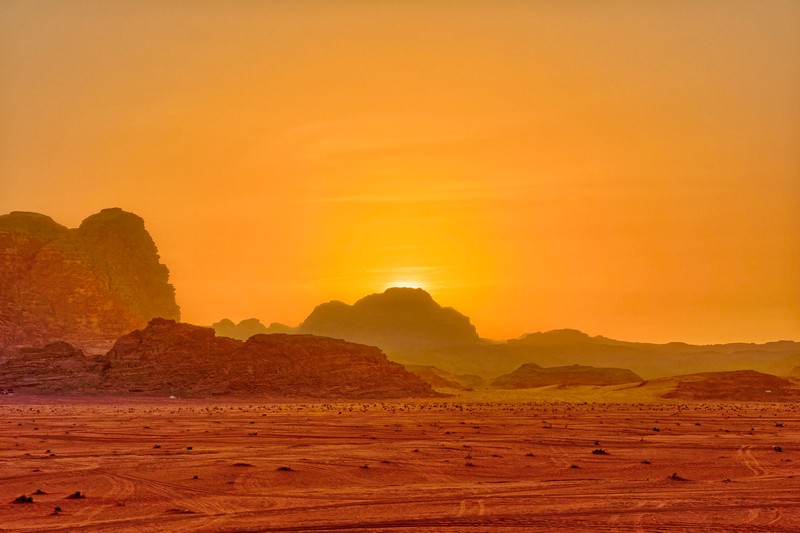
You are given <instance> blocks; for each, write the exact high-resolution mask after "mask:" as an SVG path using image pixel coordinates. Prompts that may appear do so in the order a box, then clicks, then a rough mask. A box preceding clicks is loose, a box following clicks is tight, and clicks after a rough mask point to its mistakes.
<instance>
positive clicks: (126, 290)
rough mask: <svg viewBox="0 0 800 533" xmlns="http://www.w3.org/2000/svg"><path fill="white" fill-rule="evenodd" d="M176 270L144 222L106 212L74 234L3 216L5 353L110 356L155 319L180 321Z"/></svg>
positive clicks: (0, 315) (0, 284)
mask: <svg viewBox="0 0 800 533" xmlns="http://www.w3.org/2000/svg"><path fill="white" fill-rule="evenodd" d="M168 278H169V272H168V270H167V267H166V266H164V265H163V264H162V263H161V262H160V259H159V256H158V251H157V249H156V245H155V243H154V242H153V239H152V238H151V237H150V234H149V233H148V232H147V230H146V229H145V227H144V221H143V220H142V219H141V218H140V217H138V216H136V215H134V214H133V213H128V212H125V211H123V210H121V209H118V208H114V209H104V210H102V211H101V212H100V213H97V214H95V215H92V216H90V217H88V218H87V219H86V220H84V221H83V222H82V223H81V225H80V226H79V227H78V228H75V229H68V228H66V227H64V226H62V225H60V224H57V223H56V222H55V221H53V219H51V218H50V217H48V216H45V215H40V214H37V213H26V212H16V211H15V212H12V213H10V214H8V215H3V216H0V294H2V299H0V351H2V350H9V349H13V348H14V347H20V346H44V345H46V344H48V343H51V342H53V341H66V342H68V343H70V344H73V345H74V346H76V347H78V348H80V349H83V350H84V351H87V352H90V353H103V352H105V351H106V350H108V348H109V347H110V346H111V344H112V343H113V342H114V340H115V339H116V338H117V337H119V336H120V335H122V334H124V333H127V332H129V331H131V330H133V329H136V328H141V327H144V326H145V325H146V324H147V322H148V321H149V320H150V319H151V318H154V317H159V316H160V317H166V318H174V319H178V318H179V317H180V308H179V307H178V305H177V304H176V302H175V290H174V288H173V287H172V285H170V284H169V281H168Z"/></svg>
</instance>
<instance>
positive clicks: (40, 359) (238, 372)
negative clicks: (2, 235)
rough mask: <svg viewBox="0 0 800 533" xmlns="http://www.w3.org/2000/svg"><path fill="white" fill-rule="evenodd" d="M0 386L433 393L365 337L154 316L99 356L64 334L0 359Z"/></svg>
mask: <svg viewBox="0 0 800 533" xmlns="http://www.w3.org/2000/svg"><path fill="white" fill-rule="evenodd" d="M0 389H13V390H14V391H16V392H36V393H56V392H58V393H84V394H109V395H118V394H124V395H127V394H142V395H147V396H169V395H175V396H182V397H207V396H212V395H224V396H266V397H285V398H306V397H315V398H325V399H335V398H353V399H358V398H405V397H434V396H438V394H437V393H436V392H434V391H433V389H431V387H430V386H429V385H428V384H427V383H425V382H424V381H422V380H421V379H420V378H419V377H417V376H415V375H413V374H411V373H409V372H407V371H406V370H405V369H404V368H403V367H402V366H401V365H399V364H397V363H393V362H391V361H389V360H388V359H387V358H386V356H385V355H384V354H383V353H382V352H381V351H380V350H379V349H378V348H375V347H373V346H364V345H359V344H354V343H351V342H347V341H343V340H339V339H330V338H325V337H314V336H311V335H284V334H274V335H255V336H253V337H251V338H250V339H248V340H247V341H246V342H243V341H240V340H236V339H231V338H227V337H217V336H215V334H214V330H213V329H211V328H204V327H200V326H193V325H190V324H182V323H178V322H175V321H174V320H166V319H153V320H151V321H150V323H149V324H148V326H147V327H146V328H144V329H140V330H135V331H133V332H131V333H129V334H127V335H124V336H122V337H120V338H119V339H118V340H117V341H116V343H114V346H113V348H112V349H111V350H110V351H109V352H108V353H107V354H106V355H105V356H94V357H87V356H85V355H84V354H83V352H81V351H80V350H77V349H75V348H73V347H72V346H70V345H69V344H66V343H59V344H53V345H49V346H47V347H45V348H43V349H40V350H19V351H17V352H16V353H14V354H13V355H10V356H6V357H5V358H4V359H3V360H2V361H0Z"/></svg>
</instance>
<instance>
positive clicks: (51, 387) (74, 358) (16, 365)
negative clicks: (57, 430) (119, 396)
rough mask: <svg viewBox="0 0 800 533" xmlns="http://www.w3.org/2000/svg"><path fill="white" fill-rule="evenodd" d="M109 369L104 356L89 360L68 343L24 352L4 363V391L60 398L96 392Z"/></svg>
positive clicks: (0, 372)
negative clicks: (61, 394)
mask: <svg viewBox="0 0 800 533" xmlns="http://www.w3.org/2000/svg"><path fill="white" fill-rule="evenodd" d="M107 369H108V361H107V359H106V358H104V357H103V356H87V355H84V353H83V352H82V351H81V350H79V349H77V348H75V347H74V346H72V345H70V344H67V343H66V342H55V343H52V344H48V345H47V346H44V347H42V348H22V349H19V350H15V351H13V352H11V353H8V354H7V355H6V356H5V357H4V358H3V359H2V360H0V390H5V391H13V392H15V393H31V394H58V393H64V392H77V391H86V390H96V389H98V388H99V386H100V384H101V382H102V381H103V377H104V373H105V371H106V370H107Z"/></svg>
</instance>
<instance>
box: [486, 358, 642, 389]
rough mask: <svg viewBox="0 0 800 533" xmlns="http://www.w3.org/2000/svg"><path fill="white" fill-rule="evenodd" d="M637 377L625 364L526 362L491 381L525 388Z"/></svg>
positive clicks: (619, 381)
mask: <svg viewBox="0 0 800 533" xmlns="http://www.w3.org/2000/svg"><path fill="white" fill-rule="evenodd" d="M637 381H642V378H641V377H639V376H637V375H636V374H634V373H633V372H631V371H630V370H628V369H627V368H598V367H593V366H583V365H570V366H558V367H549V368H543V367H541V366H539V365H537V364H534V363H527V364H524V365H522V366H520V367H519V368H518V369H516V370H515V371H513V372H511V373H510V374H506V375H504V376H500V377H499V378H497V379H495V380H494V381H492V384H491V385H492V387H495V388H501V389H526V388H533V387H546V386H548V385H618V384H622V383H634V382H637Z"/></svg>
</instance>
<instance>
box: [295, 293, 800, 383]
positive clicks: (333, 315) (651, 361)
mask: <svg viewBox="0 0 800 533" xmlns="http://www.w3.org/2000/svg"><path fill="white" fill-rule="evenodd" d="M298 331H300V332H302V333H312V334H317V335H326V336H330V337H335V338H341V339H346V340H349V341H353V342H360V343H364V344H371V345H375V346H378V347H379V348H381V349H382V350H383V351H384V352H386V353H387V354H388V355H389V357H390V358H391V359H392V360H394V361H397V362H399V363H402V364H404V365H412V366H416V367H425V366H433V367H436V368H437V369H440V371H443V372H447V373H451V374H453V375H467V374H471V375H479V376H482V377H483V378H492V377H497V376H500V375H503V374H508V373H510V372H513V371H514V370H515V369H517V368H518V367H519V366H520V365H523V364H525V363H535V364H538V365H541V366H547V367H555V366H569V365H574V364H578V365H584V366H593V367H601V368H607V367H614V368H628V369H630V370H631V371H632V372H634V373H636V374H637V375H639V376H644V377H645V378H653V377H659V376H669V375H675V374H690V373H696V372H711V371H731V370H741V369H755V370H757V371H761V372H767V373H771V374H776V375H789V373H790V372H791V371H792V369H793V368H795V367H800V343H798V342H793V341H777V342H770V343H765V344H750V343H731V344H716V345H705V346H700V345H691V344H686V343H680V342H673V343H667V344H652V343H638V342H626V341H618V340H614V339H609V338H607V337H602V336H596V337H592V336H589V335H587V334H586V333H583V332H580V331H577V330H571V329H562V330H553V331H547V332H540V333H530V334H527V335H524V336H522V337H520V338H517V339H510V340H507V341H491V340H487V339H481V338H480V337H479V336H478V334H477V332H476V331H475V327H474V326H473V325H472V324H471V322H470V320H469V318H468V317H466V316H464V315H463V314H461V313H459V312H458V311H456V310H454V309H452V308H448V307H442V306H440V305H439V304H438V303H436V302H435V301H434V300H433V298H432V297H431V296H430V294H428V293H427V292H425V291H424V290H422V289H409V288H392V289H388V290H386V291H385V292H384V293H382V294H373V295H370V296H367V297H365V298H362V299H361V300H359V301H357V302H356V303H355V304H353V305H348V304H345V303H343V302H328V303H326V304H322V305H320V306H318V307H317V308H316V309H314V311H313V312H312V313H311V314H310V315H309V316H308V318H307V319H306V320H305V321H304V322H303V324H301V325H300V327H299V328H298ZM428 374H429V373H428V372H422V373H421V374H420V375H428ZM430 379H432V380H433V379H435V378H433V377H432V376H430Z"/></svg>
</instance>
